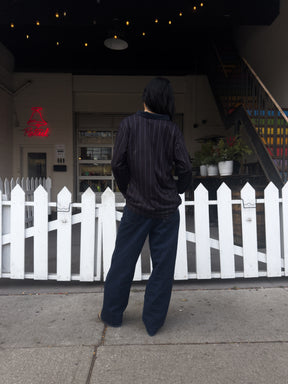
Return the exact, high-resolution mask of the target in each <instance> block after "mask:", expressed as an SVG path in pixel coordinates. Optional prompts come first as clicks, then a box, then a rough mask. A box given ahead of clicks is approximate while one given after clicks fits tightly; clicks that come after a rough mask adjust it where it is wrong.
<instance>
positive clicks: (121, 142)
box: [111, 122, 130, 197]
mask: <svg viewBox="0 0 288 384" xmlns="http://www.w3.org/2000/svg"><path fill="white" fill-rule="evenodd" d="M128 139H129V134H128V127H127V126H126V125H125V124H124V123H123V122H122V123H121V124H120V126H119V130H118V133H117V136H116V141H115V145H114V149H113V158H112V162H111V166H112V171H113V174H114V177H115V180H116V183H117V185H118V188H119V190H120V192H121V193H122V194H123V195H124V197H125V195H126V191H127V188H128V184H129V180H130V172H129V167H128V162H127V151H128Z"/></svg>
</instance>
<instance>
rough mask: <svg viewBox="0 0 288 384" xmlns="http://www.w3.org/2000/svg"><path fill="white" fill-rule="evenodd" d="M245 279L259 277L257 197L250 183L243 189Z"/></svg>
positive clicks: (242, 218)
mask: <svg viewBox="0 0 288 384" xmlns="http://www.w3.org/2000/svg"><path fill="white" fill-rule="evenodd" d="M241 199H242V205H241V221H242V239H243V263H244V277H247V278H248V277H258V257H257V230H256V224H257V221H256V197H255V190H254V189H253V188H252V186H251V185H250V184H249V183H246V184H245V186H244V187H243V188H242V189H241Z"/></svg>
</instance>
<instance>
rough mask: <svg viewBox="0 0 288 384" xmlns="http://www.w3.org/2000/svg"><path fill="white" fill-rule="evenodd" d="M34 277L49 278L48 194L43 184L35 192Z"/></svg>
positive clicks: (36, 278) (37, 278)
mask: <svg viewBox="0 0 288 384" xmlns="http://www.w3.org/2000/svg"><path fill="white" fill-rule="evenodd" d="M34 279H35V280H47V279H48V194H47V192H46V191H45V189H44V188H43V187H42V185H39V187H38V188H37V189H36V190H35V192H34Z"/></svg>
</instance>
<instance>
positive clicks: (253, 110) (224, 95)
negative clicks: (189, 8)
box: [208, 45, 288, 187]
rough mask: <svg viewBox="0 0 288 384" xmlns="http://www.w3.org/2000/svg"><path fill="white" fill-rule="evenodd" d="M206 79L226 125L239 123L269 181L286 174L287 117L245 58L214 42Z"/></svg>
mask: <svg viewBox="0 0 288 384" xmlns="http://www.w3.org/2000/svg"><path fill="white" fill-rule="evenodd" d="M208 77H209V81H210V85H211V88H212V91H213V93H214V97H215V100H216V102H217V104H218V108H219V111H220V113H221V115H222V118H223V121H224V123H225V125H226V126H227V128H230V127H231V126H233V125H234V126H237V125H239V124H241V125H242V126H244V127H245V129H246V132H247V134H248V135H249V138H250V141H251V145H252V147H253V149H254V151H255V153H256V155H257V158H258V161H259V163H260V164H261V167H262V169H263V171H264V173H265V175H266V177H267V179H268V180H269V181H273V182H274V184H275V185H277V186H279V187H282V186H283V184H284V183H285V182H286V181H287V178H288V153H287V148H288V117H287V111H286V112H284V111H283V110H282V108H281V107H280V106H279V105H278V103H277V102H276V100H275V99H274V98H273V97H272V95H271V94H270V93H269V91H268V90H267V88H266V87H265V85H264V84H263V83H262V81H261V80H260V78H259V77H258V76H257V74H256V73H255V72H254V70H253V69H252V68H251V67H250V65H249V64H248V62H247V61H246V60H244V59H242V58H241V57H239V56H238V54H237V53H236V51H235V50H233V49H231V46H230V45H229V46H228V47H227V48H223V46H222V50H220V49H219V48H216V46H214V55H213V58H211V70H210V74H209V76H208Z"/></svg>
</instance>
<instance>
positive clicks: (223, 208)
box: [217, 183, 235, 279]
mask: <svg viewBox="0 0 288 384" xmlns="http://www.w3.org/2000/svg"><path fill="white" fill-rule="evenodd" d="M231 200H232V194H231V190H230V189H229V188H228V186H227V185H226V184H225V183H222V185H221V186H220V187H219V189H218V190H217V201H218V208H217V211H218V228H219V229H218V232H219V248H220V249H219V251H220V272H221V278H222V279H227V278H228V279H229V278H235V260H234V238H233V218H232V202H231Z"/></svg>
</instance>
